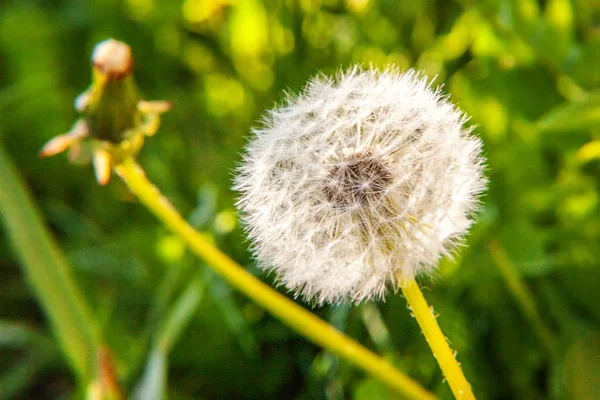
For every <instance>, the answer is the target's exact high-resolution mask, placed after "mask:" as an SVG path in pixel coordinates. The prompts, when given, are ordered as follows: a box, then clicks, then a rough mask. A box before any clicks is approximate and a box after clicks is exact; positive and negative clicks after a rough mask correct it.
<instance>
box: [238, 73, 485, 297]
mask: <svg viewBox="0 0 600 400" xmlns="http://www.w3.org/2000/svg"><path fill="white" fill-rule="evenodd" d="M465 121H466V118H465V116H464V115H463V114H462V112H461V111H459V110H458V109H457V108H456V107H455V106H454V105H452V104H451V103H450V102H449V101H448V100H447V98H446V97H444V96H442V95H441V94H440V92H439V91H436V90H433V89H432V88H431V87H430V84H429V83H428V81H427V80H426V79H425V78H422V77H419V76H418V75H417V74H416V73H415V72H414V71H409V72H406V73H404V74H401V73H399V72H398V71H397V70H396V69H388V70H385V71H377V70H373V69H371V70H366V71H363V70H361V69H360V68H354V69H352V70H350V71H348V72H346V73H341V74H339V75H338V76H337V77H336V78H335V79H329V78H326V77H318V78H316V79H313V80H312V81H310V82H309V84H308V86H307V87H306V89H305V91H304V92H303V93H302V94H301V95H300V96H298V97H297V98H288V100H287V101H286V102H285V104H284V105H283V106H281V107H279V108H276V109H274V110H271V111H270V112H269V113H268V115H267V116H266V118H265V121H264V127H263V128H260V129H255V130H254V133H255V134H256V137H255V138H254V139H253V140H252V141H251V142H250V143H249V145H248V147H247V152H246V154H245V156H244V160H243V163H242V165H241V166H240V167H239V171H238V172H239V175H238V176H237V178H236V181H235V189H236V190H238V191H239V192H240V194H241V196H240V199H239V201H238V206H239V208H240V210H241V212H242V218H243V220H244V222H245V225H246V229H247V232H248V234H249V237H250V238H251V239H252V241H253V243H254V245H253V251H254V252H255V255H256V257H257V258H258V260H259V262H260V265H261V266H262V267H263V268H265V269H268V270H274V271H276V273H277V276H278V279H279V280H280V281H281V282H282V283H284V284H285V285H286V286H287V287H288V288H290V289H291V290H294V291H295V292H296V293H299V294H303V295H304V296H305V297H306V298H307V299H308V300H316V302H318V303H336V302H339V301H342V300H345V299H349V300H352V301H354V302H359V301H362V300H367V299H371V298H382V297H383V295H384V294H385V291H386V288H387V287H388V286H393V287H394V288H397V286H398V285H399V284H401V283H402V282H403V281H405V280H408V279H412V278H414V276H415V275H416V274H419V273H428V272H431V271H432V270H433V269H434V268H435V266H436V265H437V264H438V262H439V260H440V257H442V256H447V255H450V254H451V253H452V251H453V250H454V249H455V248H456V246H457V245H459V244H460V243H461V241H462V239H463V236H464V235H465V233H466V232H467V230H468V229H469V227H470V226H471V224H472V220H471V218H470V217H471V215H472V214H473V212H474V211H475V210H476V208H477V205H478V200H477V197H478V195H479V194H480V193H481V192H482V191H483V189H484V187H485V184H486V180H485V178H484V176H483V160H482V158H481V141H480V140H479V139H478V138H477V137H475V136H472V135H471V132H470V129H469V128H465V127H464V126H463V125H464V123H465Z"/></svg>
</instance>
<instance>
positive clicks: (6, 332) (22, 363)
mask: <svg viewBox="0 0 600 400" xmlns="http://www.w3.org/2000/svg"><path fill="white" fill-rule="evenodd" d="M0 347H9V348H12V349H15V350H20V351H22V353H23V354H22V355H20V356H19V357H14V359H12V358H13V357H11V360H10V361H11V362H10V363H9V368H8V370H7V371H6V372H5V373H4V374H2V375H1V376H0V399H11V398H17V397H18V396H19V395H20V394H21V392H22V391H23V390H24V389H25V388H26V387H27V386H29V385H30V384H31V383H32V381H33V380H34V379H35V378H36V376H37V374H38V373H39V372H40V371H41V370H42V369H43V368H44V367H46V366H47V365H48V364H49V363H50V362H52V361H53V360H54V359H56V358H57V356H58V352H57V348H56V347H55V346H54V343H53V342H52V340H51V339H50V338H49V337H47V336H45V335H43V334H42V333H40V332H37V331H36V330H34V329H32V328H30V327H28V326H26V325H23V324H20V323H16V322H8V321H0Z"/></svg>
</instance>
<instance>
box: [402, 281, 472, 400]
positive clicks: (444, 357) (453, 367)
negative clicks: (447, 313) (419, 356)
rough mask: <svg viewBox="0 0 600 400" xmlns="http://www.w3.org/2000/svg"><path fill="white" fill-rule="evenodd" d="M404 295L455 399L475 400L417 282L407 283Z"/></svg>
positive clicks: (403, 289) (403, 290)
mask: <svg viewBox="0 0 600 400" xmlns="http://www.w3.org/2000/svg"><path fill="white" fill-rule="evenodd" d="M402 293H404V297H405V298H406V301H407V302H408V304H409V305H410V307H411V309H412V313H413V315H414V316H415V318H416V319H417V322H418V323H419V326H420V327H421V331H422V332H423V335H425V340H427V343H428V344H429V347H430V348H431V351H432V352H433V356H434V357H435V359H436V360H437V362H438V364H439V366H440V368H441V369H442V372H443V373H444V377H445V378H446V381H447V382H448V384H449V385H450V389H452V393H453V394H454V397H455V398H456V399H460V400H471V399H472V400H474V399H475V396H474V395H473V391H472V390H471V385H470V384H469V382H468V381H467V379H466V378H465V375H464V374H463V371H462V369H461V368H460V365H459V364H458V361H457V360H456V358H454V353H453V352H452V349H451V348H450V346H449V345H448V341H447V340H446V337H445V336H444V334H443V333H442V330H441V329H440V326H439V325H438V323H437V320H436V318H435V315H434V314H433V311H432V310H431V309H430V308H429V305H428V304H427V301H426V300H425V297H423V293H421V289H419V285H417V282H415V281H414V280H410V281H409V282H407V283H406V284H405V285H403V286H402Z"/></svg>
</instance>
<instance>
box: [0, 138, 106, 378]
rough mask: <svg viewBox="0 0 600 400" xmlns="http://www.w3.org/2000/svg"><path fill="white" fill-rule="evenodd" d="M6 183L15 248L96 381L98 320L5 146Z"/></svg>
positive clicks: (63, 336)
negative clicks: (85, 300)
mask: <svg viewBox="0 0 600 400" xmlns="http://www.w3.org/2000/svg"><path fill="white" fill-rule="evenodd" d="M0 182H2V190H0V217H1V220H2V222H3V225H4V229H5V232H6V234H7V236H8V238H9V239H10V242H11V244H12V247H13V250H14V252H15V254H16V255H17V257H18V258H19V259H20V261H21V267H22V268H23V270H24V272H25V274H26V276H27V279H28V280H29V283H30V284H31V286H32V288H33V290H34V291H35V294H36V296H37V298H38V301H39V302H40V304H41V306H42V308H43V309H44V311H45V313H46V316H47V317H48V319H49V320H50V324H51V326H52V330H53V332H54V334H55V336H56V338H57V339H58V342H59V343H60V345H61V348H62V350H63V352H64V353H65V355H66V356H67V359H68V360H69V362H70V364H71V367H72V369H73V371H74V372H75V373H76V374H77V375H78V376H79V378H80V379H81V380H82V381H83V382H84V383H87V382H90V381H91V380H92V379H93V378H94V376H95V369H96V358H97V354H98V351H99V348H100V345H99V342H98V339H97V337H96V335H95V332H94V328H93V326H94V324H93V322H92V320H91V317H90V314H89V311H88V309H87V307H86V305H85V304H84V301H83V298H82V297H81V294H80V293H79V292H78V290H77V287H76V286H75V283H74V282H73V280H72V277H71V272H70V268H69V266H68V265H67V264H66V262H65V261H64V256H63V254H62V253H61V252H60V250H59V248H58V246H57V245H56V243H54V242H53V240H52V238H51V237H50V235H49V233H48V232H47V231H46V229H45V227H44V224H43V222H42V219H41V217H40V215H39V212H38V211H37V210H36V208H35V205H34V203H33V201H32V200H31V197H30V195H29V193H27V191H26V189H25V187H24V184H23V182H22V181H21V179H20V178H19V176H18V174H17V171H16V169H15V167H14V165H13V164H12V162H11V160H10V159H9V157H8V155H7V154H6V153H5V151H4V149H3V148H2V147H1V146H0Z"/></svg>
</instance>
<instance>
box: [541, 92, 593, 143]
mask: <svg viewBox="0 0 600 400" xmlns="http://www.w3.org/2000/svg"><path fill="white" fill-rule="evenodd" d="M537 126H538V129H539V130H540V131H541V132H542V133H544V132H552V131H573V130H583V129H590V128H592V127H598V126H600V93H594V94H591V95H588V96H587V97H585V98H584V99H583V100H580V101H576V102H571V103H565V104H562V105H560V106H558V107H556V108H554V109H552V110H550V111H549V112H548V113H547V114H545V115H544V116H542V117H541V118H540V119H539V121H538V122H537Z"/></svg>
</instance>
